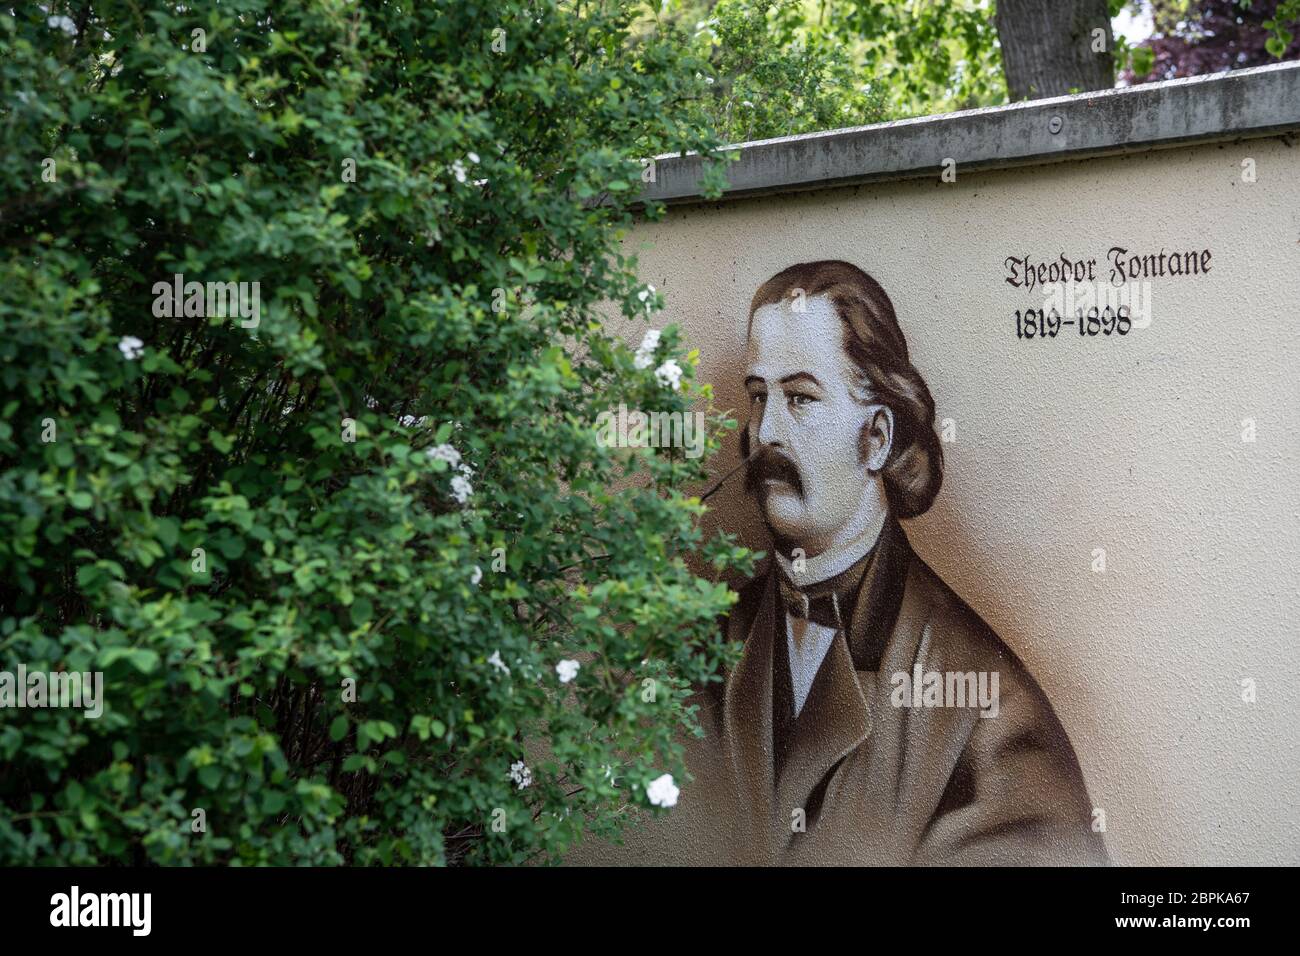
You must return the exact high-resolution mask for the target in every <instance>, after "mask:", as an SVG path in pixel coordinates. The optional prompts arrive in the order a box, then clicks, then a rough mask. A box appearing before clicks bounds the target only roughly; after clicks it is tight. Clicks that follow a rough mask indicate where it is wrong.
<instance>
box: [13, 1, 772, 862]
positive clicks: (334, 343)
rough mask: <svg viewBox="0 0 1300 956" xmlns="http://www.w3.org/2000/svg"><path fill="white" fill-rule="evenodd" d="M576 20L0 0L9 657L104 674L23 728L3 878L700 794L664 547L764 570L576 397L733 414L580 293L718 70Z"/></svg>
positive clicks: (669, 354)
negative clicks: (673, 793)
mask: <svg viewBox="0 0 1300 956" xmlns="http://www.w3.org/2000/svg"><path fill="white" fill-rule="evenodd" d="M579 6H580V9H579V8H578V7H577V6H575V5H574V4H571V3H558V2H518V0H507V2H496V0H494V2H492V3H484V4H478V3H473V2H463V0H448V2H436V3H431V2H427V0H423V2H420V3H413V4H402V5H400V6H399V5H398V4H394V3H391V2H379V0H373V2H366V3H357V2H347V0H223V2H222V3H220V4H199V5H197V7H191V5H188V4H185V5H182V4H178V3H158V2H140V3H136V2H88V3H75V4H65V3H61V2H54V3H51V4H49V5H48V9H46V7H45V5H40V4H18V5H15V7H14V8H13V10H11V11H7V12H5V13H2V14H0V87H2V89H0V147H2V148H0V166H2V167H3V175H0V233H2V235H3V247H4V253H3V259H2V260H0V330H2V331H3V335H0V353H2V354H3V371H2V372H0V409H3V424H0V468H2V470H3V475H2V477H0V666H2V667H3V669H4V670H6V671H10V672H13V671H15V669H16V668H17V667H18V666H19V665H22V666H25V667H26V668H27V669H28V671H29V672H36V671H46V672H50V671H69V672H72V671H76V672H92V671H102V672H103V675H104V682H105V684H104V698H105V702H104V711H103V714H102V716H100V717H98V718H97V719H92V718H88V717H86V716H85V715H84V714H83V713H82V712H81V711H78V710H70V709H53V708H50V709H31V708H28V709H21V710H20V709H4V710H0V862H2V863H5V864H47V863H57V864H96V863H145V862H156V863H163V864H199V863H236V864H268V863H270V864H284V863H295V864H299V863H305V864H342V863H354V864H402V863H420V864H424V863H431V864H440V863H459V862H470V863H482V862H522V861H531V860H547V859H554V858H555V857H556V856H557V855H558V854H559V853H561V852H562V851H563V850H564V848H565V847H566V846H568V845H570V844H571V843H572V842H573V841H574V840H575V839H576V838H578V836H579V834H580V833H581V832H582V831H583V830H584V829H587V830H595V831H598V832H601V833H606V834H608V833H612V832H613V831H614V830H615V829H616V828H617V825H618V820H619V817H618V815H616V814H615V813H614V812H613V811H614V810H615V809H616V808H617V807H620V806H622V805H625V804H628V803H634V804H641V805H646V804H647V802H648V800H647V795H646V787H647V785H648V783H649V782H650V781H651V780H653V779H655V778H657V777H659V776H660V775H661V774H663V773H672V774H674V775H676V779H677V780H678V782H680V781H681V774H682V767H681V765H680V759H681V753H680V748H679V747H678V746H677V745H676V744H674V743H673V740H674V734H675V733H676V732H678V731H679V730H680V729H681V728H683V727H689V726H691V725H692V721H693V717H692V714H691V713H690V712H689V710H688V708H687V706H686V703H685V701H686V697H687V691H688V685H690V684H691V683H693V682H700V681H704V680H707V679H708V678H709V677H710V675H713V674H715V672H716V671H717V669H718V667H719V665H720V663H724V662H725V661H726V660H727V659H729V657H730V655H732V654H734V649H731V648H728V647H726V645H725V644H724V642H723V639H722V637H721V636H720V634H719V632H718V629H717V627H716V625H715V618H716V617H717V616H718V615H719V614H721V613H723V612H725V610H726V609H727V607H728V606H729V602H730V600H731V598H730V595H729V593H728V592H727V590H726V589H725V587H723V586H722V585H720V584H718V583H717V580H718V578H717V575H716V574H714V573H712V571H711V572H710V574H709V577H708V578H701V577H698V576H696V574H694V573H692V571H691V570H690V569H689V568H688V567H687V565H686V563H685V562H684V561H683V558H682V556H683V555H684V554H686V553H689V552H696V553H699V554H701V555H702V556H703V558H704V559H705V560H706V561H707V562H710V563H711V564H712V567H713V569H714V570H716V571H718V572H721V571H722V570H723V569H725V568H726V567H729V566H738V567H740V568H741V569H742V570H743V569H744V568H745V566H746V565H748V564H749V562H750V560H751V559H750V556H749V555H747V553H746V552H744V551H743V550H742V549H740V548H738V547H736V546H735V544H734V542H732V541H730V540H728V539H725V538H720V539H713V540H708V541H706V540H704V536H703V533H702V531H701V529H700V524H699V518H700V515H701V513H702V506H701V504H700V502H699V501H698V499H695V498H692V497H690V496H689V494H688V493H687V491H685V490H683V489H687V488H689V487H698V485H696V484H695V483H696V482H698V481H699V480H700V478H701V477H702V475H703V463H704V462H705V461H706V460H707V455H706V456H705V457H703V458H688V457H686V456H685V455H684V454H683V451H682V450H681V449H660V450H620V449H611V448H608V447H604V446H602V445H601V444H600V443H599V441H598V433H597V430H596V429H595V427H594V423H595V422H596V420H597V416H598V413H599V412H600V411H602V410H604V409H607V408H610V407H611V406H615V405H617V404H618V403H619V402H624V403H626V404H627V405H628V406H629V407H632V408H640V409H645V410H664V411H679V410H684V409H687V408H689V407H694V406H693V403H697V404H699V403H702V404H704V405H707V403H708V400H709V395H708V390H707V388H702V387H697V386H695V385H694V384H693V382H692V378H693V367H692V359H691V358H690V357H689V356H686V355H683V354H682V347H681V346H680V344H679V342H678V337H677V335H676V333H675V331H673V330H672V329H669V330H667V331H666V332H665V334H664V335H663V337H662V339H661V340H660V342H659V344H658V347H657V350H655V352H654V353H653V356H647V357H646V358H645V359H643V360H641V361H637V360H636V358H635V357H634V354H633V351H632V350H631V349H630V348H629V347H628V346H627V345H625V344H623V343H622V341H621V340H620V339H619V338H617V337H615V335H614V334H613V333H614V332H617V331H618V328H619V327H620V326H619V324H618V323H610V325H609V330H608V331H607V330H605V328H604V327H603V326H602V320H601V316H602V314H604V313H608V312H613V313H620V312H621V313H622V314H623V315H624V316H626V317H628V318H634V319H636V320H637V321H638V322H640V323H642V325H644V323H645V320H646V318H647V317H652V313H653V312H654V311H655V310H656V309H658V308H659V307H661V306H662V304H663V303H662V301H661V297H660V296H659V295H658V294H657V293H654V292H653V291H652V290H649V289H647V288H645V287H644V286H643V285H642V284H641V283H639V282H638V280H637V278H636V273H635V261H634V260H632V259H630V258H628V257H625V256H624V255H623V254H621V253H620V246H619V237H620V230H621V229H623V228H624V227H626V225H627V224H628V223H630V221H631V217H632V209H631V206H630V203H631V201H632V199H633V197H634V196H635V195H636V193H637V190H638V189H639V187H640V185H641V179H642V167H641V165H640V164H639V163H638V162H637V161H636V158H637V157H643V156H650V155H654V154H655V153H657V152H660V151H664V150H668V149H673V150H676V149H684V148H696V149H700V148H705V147H706V146H707V145H708V144H707V143H706V142H705V141H704V140H703V139H702V137H701V135H700V134H699V132H698V131H697V130H696V129H695V128H694V124H692V123H691V122H689V121H686V120H683V117H685V116H689V115H692V114H693V110H694V107H693V106H692V104H693V103H694V102H697V101H698V97H699V96H700V95H701V92H702V91H701V89H700V83H699V81H698V80H697V79H696V74H697V73H700V72H701V71H702V64H701V63H700V62H697V61H696V60H695V59H693V58H692V56H691V54H689V52H688V50H687V48H686V47H685V46H683V45H682V44H680V43H668V42H665V41H663V40H661V39H656V37H654V36H649V37H643V38H641V39H640V40H639V41H637V42H630V40H629V29H630V26H631V24H632V21H633V18H634V15H635V14H636V10H635V9H634V8H635V5H634V4H632V3H629V2H623V0H619V2H606V3H603V4H581V5H579ZM200 30H201V31H202V33H197V32H196V31H200ZM177 274H180V275H182V276H183V277H184V281H185V282H191V281H197V282H201V283H206V282H221V283H227V282H232V283H249V284H250V285H248V286H246V287H245V289H246V290H247V291H249V293H250V294H251V290H252V286H251V283H254V282H256V283H257V284H258V286H257V288H258V289H259V292H258V295H259V300H258V311H257V312H256V314H255V315H254V314H251V313H250V314H249V315H245V314H244V313H240V314H239V315H236V316H229V315H225V316H223V315H212V314H196V313H198V312H200V311H202V310H200V309H199V308H198V304H199V298H198V297H196V298H193V299H191V298H190V297H189V295H188V293H187V294H186V299H185V303H178V304H177V308H178V310H179V312H178V313H177V311H175V310H173V313H172V315H171V316H169V315H168V314H167V309H166V308H165V305H166V302H165V299H164V295H163V293H162V291H161V289H163V288H166V287H168V286H169V285H170V284H171V283H172V282H173V281H174V280H173V277H174V276H175V275H177ZM243 304H245V305H247V300H244V302H243ZM182 305H184V306H186V307H185V308H182V307H181V306H182ZM205 307H206V302H205ZM218 311H219V310H218ZM160 313H161V314H160ZM254 319H256V320H257V321H256V324H255V325H254V321H253V320H254ZM623 328H627V329H628V330H629V331H628V334H629V335H630V336H631V337H632V341H636V340H638V339H639V338H640V334H641V329H640V328H637V327H635V326H633V327H627V326H623ZM670 359H671V360H673V361H676V362H677V363H678V364H679V366H680V367H681V368H682V369H683V370H684V377H683V379H682V382H681V385H680V388H674V387H673V386H672V384H671V383H670V384H669V385H664V384H661V380H662V379H663V378H664V377H665V376H664V375H662V374H661V375H660V376H656V374H655V371H656V367H661V366H662V363H665V362H667V361H669V360H670ZM647 362H648V364H647ZM713 424H714V426H715V427H714V428H711V429H710V442H709V446H710V449H712V448H713V447H714V446H716V444H717V442H718V440H719V435H720V434H721V433H722V432H723V431H724V429H722V428H720V427H716V426H720V425H723V424H724V423H723V422H721V421H719V420H714V422H713ZM725 424H730V423H725ZM702 566H703V565H702ZM571 660H576V661H578V662H579V664H580V667H579V669H578V671H577V676H576V677H575V678H574V679H573V680H571V681H568V682H564V681H561V673H560V672H557V665H558V664H559V663H560V662H561V661H571ZM507 671H508V673H507ZM571 671H572V665H571V664H566V665H565V668H563V675H564V676H567V675H568V674H569V673H570V672H571ZM521 762H522V763H523V764H526V765H527V770H526V771H525V770H524V769H523V766H521ZM512 766H513V767H514V768H515V769H514V773H513V775H512V771H511V768H512ZM521 783H527V786H521ZM199 811H201V813H200V812H199ZM494 824H495V825H494Z"/></svg>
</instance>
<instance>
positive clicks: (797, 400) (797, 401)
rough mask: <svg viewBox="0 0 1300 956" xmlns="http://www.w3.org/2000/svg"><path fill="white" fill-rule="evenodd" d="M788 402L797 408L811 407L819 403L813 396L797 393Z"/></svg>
mask: <svg viewBox="0 0 1300 956" xmlns="http://www.w3.org/2000/svg"><path fill="white" fill-rule="evenodd" d="M787 401H788V402H789V403H790V404H791V405H794V406H796V407H801V406H803V405H811V404H812V403H813V402H815V401H817V399H815V398H813V397H812V396H811V395H804V394H802V393H799V392H796V393H795V394H793V395H791V396H790V397H789V398H788V399H787Z"/></svg>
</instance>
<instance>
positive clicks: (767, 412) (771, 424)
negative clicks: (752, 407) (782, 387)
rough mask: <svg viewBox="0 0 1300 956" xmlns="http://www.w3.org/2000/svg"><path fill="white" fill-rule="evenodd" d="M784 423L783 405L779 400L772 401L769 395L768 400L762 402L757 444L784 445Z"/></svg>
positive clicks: (785, 423)
mask: <svg viewBox="0 0 1300 956" xmlns="http://www.w3.org/2000/svg"><path fill="white" fill-rule="evenodd" d="M786 425H787V422H786V416H785V405H784V404H783V403H782V402H780V401H776V402H773V401H772V397H771V396H770V395H769V396H768V400H767V401H765V402H764V403H763V411H762V417H761V418H760V419H759V420H758V443H759V445H760V446H762V445H775V446H776V447H778V448H780V447H784V445H785V441H786Z"/></svg>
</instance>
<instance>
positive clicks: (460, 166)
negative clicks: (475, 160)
mask: <svg viewBox="0 0 1300 956" xmlns="http://www.w3.org/2000/svg"><path fill="white" fill-rule="evenodd" d="M451 174H452V175H453V176H455V177H456V182H458V183H463V182H464V181H465V164H464V163H462V162H461V161H460V160H459V159H458V160H456V161H455V162H454V163H452V164H451Z"/></svg>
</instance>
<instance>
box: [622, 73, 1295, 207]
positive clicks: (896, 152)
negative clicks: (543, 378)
mask: <svg viewBox="0 0 1300 956" xmlns="http://www.w3.org/2000/svg"><path fill="white" fill-rule="evenodd" d="M1292 132H1300V62H1287V63H1277V64H1273V65H1270V66H1261V67H1254V68H1252V69H1246V70H1237V71H1233V72H1227V73H1215V74H1212V75H1209V76H1196V77H1190V78H1187V79H1180V80H1166V81H1163V82H1159V83H1147V84H1143V85H1140V86H1132V87H1125V88H1123V89H1114V90H1101V91H1098V92H1093V93H1079V94H1075V95H1073V96H1059V97H1053V98H1051V99H1045V100H1030V101H1027V102H1023V103H1012V104H1010V105H1009V106H992V107H986V108H983V109H974V110H962V111H960V112H956V113H948V114H944V115H941V116H923V117H918V118H916V119H905V120H897V121H894V122H890V123H876V124H874V125H871V126H857V127H852V128H849V129H836V130H827V131H825V132H820V133H805V134H803V135H799V136H783V137H780V138H778V139H766V140H758V141H756V142H752V143H741V144H738V145H736V146H729V147H726V151H728V152H730V151H738V152H739V154H740V156H739V159H738V160H737V161H736V162H733V163H731V164H729V166H728V167H727V181H728V185H727V187H726V189H725V191H724V192H723V195H722V197H721V198H722V199H724V200H725V199H734V198H741V197H747V196H761V195H767V194H772V193H783V192H793V191H797V190H805V189H821V188H826V187H830V186H842V185H853V184H857V183H869V182H880V181H883V180H892V179H916V178H922V177H935V178H936V179H938V178H939V176H940V175H941V173H942V172H943V169H944V163H945V160H952V161H953V162H955V163H956V171H957V175H959V176H960V175H961V174H962V173H964V172H970V171H974V170H983V169H1000V168H1007V167H1012V166H1026V165H1036V164H1043V163H1052V162H1061V161H1064V160H1074V159H1080V158H1083V157H1088V156H1103V155H1112V154H1117V153H1127V152H1138V151H1145V150H1151V149H1160V148H1164V147H1169V146H1177V145H1181V144H1187V143H1198V142H1213V141H1216V140H1235V139H1245V138H1249V137H1256V136H1269V135H1278V134H1285V133H1292ZM1296 158H1297V161H1300V152H1298V153H1297V154H1296ZM702 165H703V161H702V159H701V157H700V156H699V154H697V153H687V154H685V155H666V156H659V157H656V158H655V181H654V182H653V183H650V184H648V185H647V186H646V188H645V190H644V191H643V193H642V196H643V198H644V199H646V200H650V201H654V200H658V201H663V202H670V203H681V202H699V201H703V200H704V197H703V195H702V193H701V190H700V180H701V168H702Z"/></svg>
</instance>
